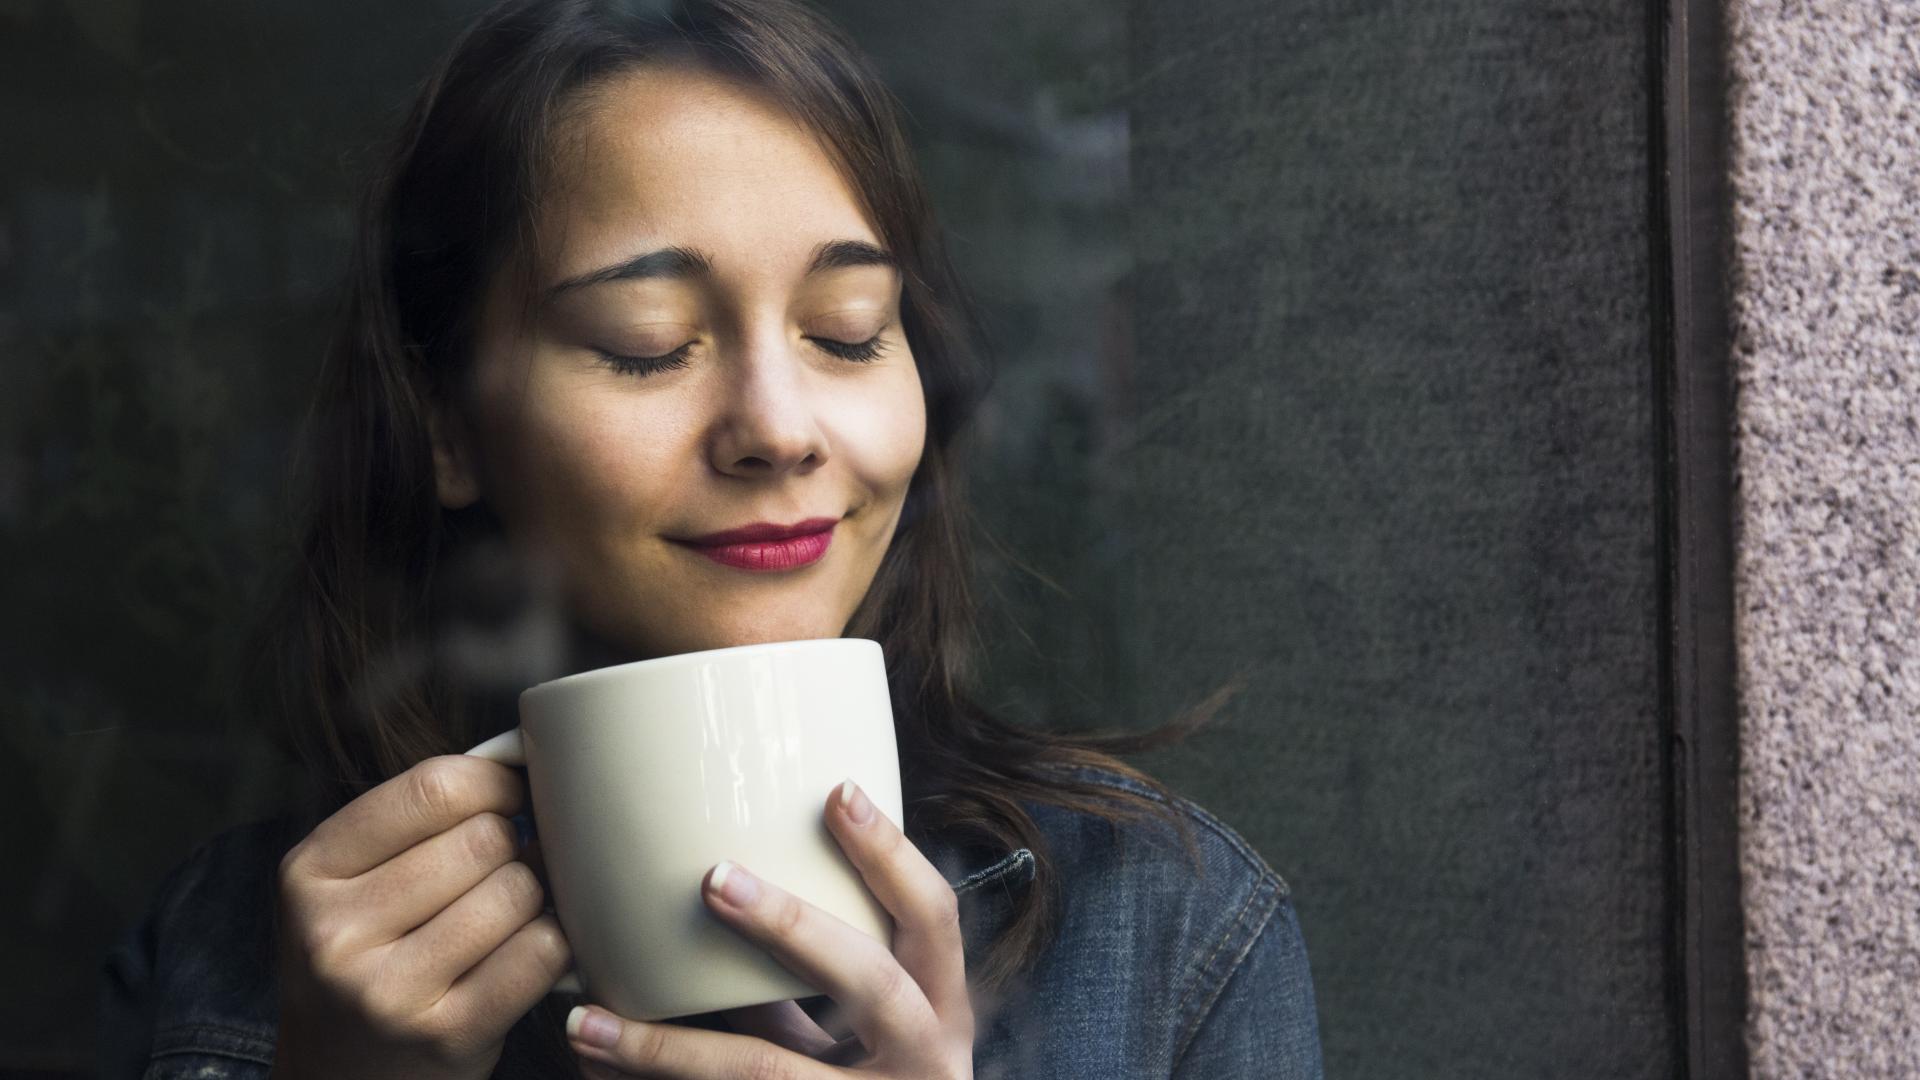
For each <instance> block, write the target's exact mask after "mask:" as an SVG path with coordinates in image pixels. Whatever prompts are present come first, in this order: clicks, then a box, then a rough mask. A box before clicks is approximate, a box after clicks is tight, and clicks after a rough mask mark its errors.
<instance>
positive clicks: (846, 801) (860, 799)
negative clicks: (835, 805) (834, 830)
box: [840, 780, 873, 825]
mask: <svg viewBox="0 0 1920 1080" xmlns="http://www.w3.org/2000/svg"><path fill="white" fill-rule="evenodd" d="M840 805H841V806H842V807H843V808H844V809H845V810H846V811H847V820H849V821H851V822H853V823H854V824H855V825H865V824H866V823H867V822H869V821H872V820H873V803H872V802H871V801H870V800H868V798H867V793H866V792H864V791H861V790H860V785H858V784H856V783H854V782H853V781H851V780H847V781H844V782H842V783H841V785H840Z"/></svg>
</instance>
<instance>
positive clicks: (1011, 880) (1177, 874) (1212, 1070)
mask: <svg viewBox="0 0 1920 1080" xmlns="http://www.w3.org/2000/svg"><path fill="white" fill-rule="evenodd" d="M1076 775H1078V776H1080V777H1081V778H1085V779H1093V780H1095V781H1096V782H1099V783H1103V784H1107V785H1110V786H1115V787H1134V785H1133V782H1132V781H1130V780H1128V779H1126V778H1124V777H1121V776H1118V775H1116V774H1113V773H1110V772H1105V771H1095V770H1085V769H1083V770H1076ZM1135 790H1138V789H1137V788H1135ZM1178 805H1179V808H1180V811H1181V812H1182V813H1183V814H1185V815H1186V818H1187V820H1188V821H1189V822H1190V823H1191V825H1192V826H1193V833H1194V840H1195V843H1196V844H1197V846H1198V849H1199V855H1200V862H1199V866H1198V868H1197V869H1196V867H1195V865H1194V864H1193V862H1192V861H1191V860H1189V858H1188V857H1187V855H1186V853H1185V851H1184V850H1183V848H1182V846H1181V845H1180V843H1179V841H1178V839H1177V837H1176V836H1175V835H1174V834H1173V833H1172V832H1171V831H1170V830H1167V829H1165V828H1164V827H1160V826H1154V825H1144V824H1128V825H1123V826H1119V827H1114V826H1110V825H1109V824H1108V823H1107V822H1105V821H1103V820H1102V819H1099V818H1097V817H1093V816H1091V815H1087V814H1081V813H1076V812H1073V811H1068V810H1064V809H1061V808H1059V807H1054V806H1048V805H1046V804H1040V803H1029V804H1027V809H1028V811H1029V812H1030V813H1031V814H1032V815H1033V816H1034V820H1035V822H1036V823H1037V824H1038V825H1039V827H1040V829H1041V832H1042V834H1043V835H1044V836H1045V837H1046V839H1047V842H1048V844H1049V846H1050V849H1051V854H1052V857H1053V865H1054V872H1055V873H1056V874H1057V875H1058V876H1059V880H1060V882H1061V885H1062V888H1061V892H1060V896H1061V905H1060V908H1059V920H1058V923H1057V927H1058V930H1057V934H1056V936H1055V938H1054V939H1053V941H1052V943H1051V944H1050V945H1049V946H1048V947H1047V948H1046V949H1045V950H1043V952H1042V953H1041V955H1040V956H1039V957H1038V958H1037V961H1036V963H1035V964H1034V965H1033V966H1032V967H1031V968H1030V969H1028V970H1027V971H1026V972H1025V973H1024V975H1023V976H1022V977H1021V978H1020V979H1018V980H1016V982H1015V984H1014V985H1013V986H1011V987H1010V988H1008V990H1007V991H1005V992H1004V993H1003V995H1002V996H1001V997H1000V998H999V1000H998V1002H997V1004H993V1005H989V1006H986V1007H985V1008H983V1010H982V1011H981V1012H979V1013H977V1014H976V1021H977V1024H978V1030H979V1037H978V1039H977V1040H976V1042H975V1044H974V1075H975V1076H976V1078H978V1080H1016V1078H1017V1080H1030V1078H1044V1080H1121V1078H1129V1077H1155V1078H1162V1077H1174V1078H1179V1080H1239V1078H1247V1080H1252V1078H1255V1077H1258V1078H1262V1080H1296V1078H1298V1080H1306V1078H1312V1080H1319V1078H1320V1076H1321V1065H1320V1042H1319V1032H1318V1027H1317V1024H1316V1019H1315V1013H1314V997H1313V988H1312V984H1311V982H1310V980H1309V977H1308V970H1307V954H1306V948H1305V944H1304V942H1303V941H1302V939H1301V935H1300V925H1299V922H1298V921H1297V919H1296V918H1295V915H1294V909H1293V904H1292V901H1291V898H1290V896H1289V893H1288V888H1287V884H1286V882H1284V881H1282V880H1281V879H1280V877H1279V875H1277V874H1275V873H1274V872H1273V870H1272V869H1271V868H1269V867H1268V866H1267V864H1266V863H1265V862H1263V861H1262V860H1261V858H1260V856H1259V855H1257V854H1256V853H1255V852H1254V851H1253V849H1252V848H1250V847H1248V846H1247V844H1246V842H1245V841H1244V840H1242V839H1241V838H1240V837H1239V836H1238V835H1236V834H1235V833H1234V832H1233V830H1231V829H1229V828H1228V827H1227V826H1226V825H1225V824H1223V823H1221V822H1220V821H1219V820H1217V819H1216V818H1214V817H1213V816H1212V815H1210V814H1208V813H1207V812H1206V811H1205V810H1203V809H1201V808H1200V807H1198V806H1196V805H1194V804H1193V803H1191V802H1188V801H1185V800H1181V802H1180V803H1179V804H1178ZM294 839H297V838H296V837H292V836H290V835H289V834H288V832H287V829H286V826H285V825H282V824H274V823H269V824H265V825H255V826H248V827H245V828H242V829H238V830H234V831H231V832H228V833H225V834H223V835H221V836H220V837H218V838H216V839H215V840H214V841H212V842H211V843H209V844H208V845H206V846H204V847H202V848H201V849H200V850H199V851H197V852H196V853H195V854H194V855H193V856H192V857H191V858H190V859H188V861H187V862H186V863H184V864H183V865H182V866H181V867H180V868H178V869H177V870H175V871H174V872H173V874H172V875H171V876H170V877H169V878H168V880H167V881H166V883H165V884H164V885H163V886H162V887H161V890H160V893H159V896H158V897H157V899H156V901H155V903H154V905H153V907H152V909H151V910H150V911H149V912H148V914H147V917H146V919H145V920H144V921H143V922H142V923H141V924H140V925H139V926H137V927H135V928H134V929H133V930H131V931H129V932H128V933H127V934H126V935H125V936H124V937H123V938H122V939H121V941H120V942H119V943H118V944H117V945H116V946H115V948H114V949H113V951H112V953H111V954H110V955H109V957H108V960H107V964H106V970H105V976H106V977H105V980H104V983H103V994H104V1000H103V1002H102V1005H103V1013H102V1023H103V1028H102V1032H101V1036H102V1037H101V1040H100V1044H101V1055H102V1058H101V1066H102V1068H101V1075H103V1076H108V1077H145V1078H147V1080H169V1078H175V1077H197V1078H208V1080H218V1078H223V1077H235V1078H238V1077H245V1078H260V1077H264V1076H266V1075H267V1072H268V1070H269V1068H270V1066H271V1064H272V1062H273V1046H274V1025H275V1013H276V1003H275V988H274V971H275V963H274V940H273V937H274V935H273V917H274V916H273V913H274V897H273V890H274V878H275V872H276V870H277V867H278V864H279V858H280V855H281V853H282V852H284V851H285V850H286V849H287V847H289V846H290V845H291V843H292V842H293V840H294ZM920 847H921V850H922V851H923V852H924V853H925V854H926V855H927V856H928V859H929V860H930V861H931V862H932V863H933V864H934V865H935V866H936V867H938V868H939V869H940V870H941V872H942V873H943V874H945V875H946V877H947V880H948V882H949V883H950V884H951V885H952V886H953V888H954V892H955V893H956V894H957V895H958V897H959V899H960V910H961V929H962V936H963V938H964V940H965V943H966V950H967V962H968V967H969V970H972V969H973V966H974V964H975V963H976V961H977V960H978V959H980V958H982V957H984V955H985V950H986V947H987V946H988V945H989V944H990V943H991V942H992V940H993V938H994V937H995V936H996V934H997V933H998V932H999V930H1000V929H1001V928H1002V927H1004V926H1005V924H1006V923H1007V921H1008V919H1009V918H1010V916H1011V913H1012V909H1013V904H1014V902H1015V901H1017V900H1018V899H1019V898H1020V896H1021V895H1022V894H1023V893H1024V892H1025V891H1026V890H1027V889H1029V888H1032V887H1033V886H1034V884H1035V868H1036V865H1037V864H1036V862H1035V860H1034V857H1033V855H1032V853H1031V852H1030V851H1029V850H1028V849H1026V848H1021V849H1018V850H1014V851H1005V850H1001V851H997V852H995V851H979V850H974V849H963V848H960V847H957V846H954V845H951V844H948V843H945V842H944V841H941V840H938V839H935V840H931V841H927V840H923V841H922V842H921V843H920ZM562 1015H564V1011H563V1010H562V1011H554V1010H536V1011H535V1012H533V1013H530V1014H529V1015H528V1017H526V1018H525V1019H523V1020H522V1021H521V1022H520V1023H519V1024H518V1025H516V1026H515V1028H514V1030H513V1031H512V1032H511V1033H510V1034H509V1036H508V1040H507V1042H508V1053H507V1054H506V1055H504V1056H503V1063H504V1062H506V1061H508V1060H509V1059H513V1058H514V1057H515V1053H514V1048H515V1045H516V1043H521V1044H528V1043H536V1042H538V1043H544V1044H546V1045H547V1046H549V1047H551V1046H558V1045H564V1043H563V1042H560V1041H559V1036H558V1034H557V1032H556V1031H552V1030H536V1029H541V1028H551V1027H553V1026H554V1025H557V1023H558V1020H557V1017H559V1016H562ZM502 1071H503V1072H504V1071H505V1069H504V1065H503V1070H502ZM501 1074H502V1073H496V1075H501Z"/></svg>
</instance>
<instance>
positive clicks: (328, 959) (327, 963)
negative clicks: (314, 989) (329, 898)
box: [295, 916, 347, 974]
mask: <svg viewBox="0 0 1920 1080" xmlns="http://www.w3.org/2000/svg"><path fill="white" fill-rule="evenodd" d="M346 939H347V928H346V925H345V924H344V923H343V922H342V921H341V920H339V919H337V918H332V917H328V916H317V917H314V918H309V919H307V920H305V921H304V922H303V923H302V924H301V925H300V927H299V930H298V931H297V932H296V934H295V940H296V941H297V942H298V944H299V948H300V952H301V954H302V955H304V956H305V957H306V958H307V965H308V967H310V968H311V969H313V971H314V972H315V973H322V974H323V973H325V972H326V971H327V970H328V969H330V968H332V967H334V966H335V963H336V961H337V960H338V959H339V958H340V957H341V956H343V955H344V954H345V952H346Z"/></svg>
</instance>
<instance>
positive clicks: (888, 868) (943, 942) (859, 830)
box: [827, 780, 972, 1026]
mask: <svg viewBox="0 0 1920 1080" xmlns="http://www.w3.org/2000/svg"><path fill="white" fill-rule="evenodd" d="M827 827H828V828H829V829H830V830H832V832H833V835H834V838H835V839H836V840H838V841H839V842H840V848H841V850H842V851H844V852H846V855H847V859H848V861H850V862H852V863H853V865H854V868H855V869H857V870H859V871H860V877H861V879H862V880H864V881H865V882H866V884H867V888H868V889H869V890H871V891H872V892H873V895H874V898H875V899H877V900H879V901H880V906H881V907H884V908H886V909H887V912H888V914H890V915H892V916H893V923H894V929H893V955H894V957H895V958H896V959H897V960H898V961H899V963H900V966H901V967H903V968H905V969H906V971H907V974H909V975H911V976H913V981H914V982H915V983H916V984H918V985H919V987H920V990H921V992H922V993H924V994H925V995H926V997H927V1001H928V1003H930V1004H931V1005H932V1006H933V1011H934V1012H936V1013H938V1014H939V1015H940V1016H941V1017H942V1018H943V1019H952V1020H954V1021H955V1022H956V1023H957V1021H958V1020H960V1019H962V1018H963V1015H964V1019H965V1020H966V1022H967V1026H971V1023H972V1005H971V1003H970V1001H969V1000H968V997H967V966H966V952H965V943H964V941H963V940H962V938H961V935H960V904H959V900H958V898H956V897H955V896H954V893H953V887H952V886H951V885H948V884H947V879H946V878H945V877H944V876H943V875H942V874H941V873H940V871H939V870H937V869H935V868H934V865H933V864H932V863H930V862H928V861H927V857H926V856H925V855H922V854H921V853H920V849H919V848H917V847H914V846H913V844H912V843H911V842H910V841H908V840H907V838H906V836H905V834H903V833H902V832H901V831H900V829H899V828H898V827H897V826H896V825H894V823H893V822H892V821H889V820H888V819H887V815H885V814H883V813H881V812H880V811H879V809H878V808H876V807H875V806H874V804H873V800H871V799H869V798H868V797H867V794H866V792H864V791H861V790H860V787H859V785H857V784H855V783H854V782H853V781H851V780H848V781H847V782H845V783H843V784H841V785H840V786H839V787H837V788H835V789H834V791H833V794H832V795H831V796H829V797H828V810H827Z"/></svg>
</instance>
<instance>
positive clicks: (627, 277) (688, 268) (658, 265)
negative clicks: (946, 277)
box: [546, 240, 900, 300]
mask: <svg viewBox="0 0 1920 1080" xmlns="http://www.w3.org/2000/svg"><path fill="white" fill-rule="evenodd" d="M849 266H884V267H887V268H888V269H890V270H893V271H894V272H896V273H898V272H899V270H900V263H899V261H898V260H897V259H895V258H894V257H893V256H892V255H891V254H889V253H888V252H887V251H886V250H885V249H883V248H879V247H876V246H874V245H873V244H869V243H867V242H866V241H865V240H829V241H827V242H826V243H824V244H821V245H820V246H819V247H816V248H814V249H813V258H812V260H811V261H809V262H808V263H807V276H808V277H812V276H813V275H815V274H820V273H824V272H826V271H828V270H840V269H844V268H846V267H849ZM712 274H713V259H712V258H711V257H709V256H708V255H707V254H706V253H705V252H703V251H700V250H698V249H697V248H689V247H680V246H677V245H676V246H674V247H665V248H661V249H660V250H658V251H649V252H647V253H646V254H644V255H635V256H634V257H633V258H631V259H627V260H625V261H623V262H617V263H614V264H613V265H612V266H603V267H601V268H600V269H598V270H590V271H588V272H587V273H584V274H581V275H579V276H578V277H571V278H568V279H567V280H565V281H562V282H561V283H559V284H558V285H555V286H553V287H552V288H550V289H548V290H547V294H546V299H548V300H552V299H554V298H555V297H557V296H560V295H561V294H562V293H569V292H573V291H575V290H577V289H586V288H591V287H592V286H595V285H604V284H606V283H607V282H609V281H632V280H637V279H649V278H662V279H668V280H682V281H684V280H689V279H697V278H705V277H710V276H712Z"/></svg>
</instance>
